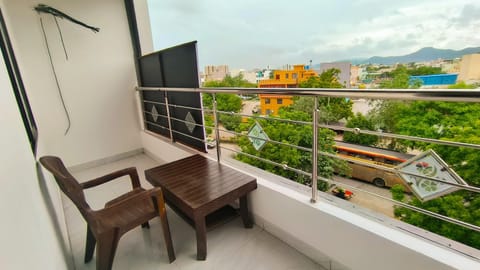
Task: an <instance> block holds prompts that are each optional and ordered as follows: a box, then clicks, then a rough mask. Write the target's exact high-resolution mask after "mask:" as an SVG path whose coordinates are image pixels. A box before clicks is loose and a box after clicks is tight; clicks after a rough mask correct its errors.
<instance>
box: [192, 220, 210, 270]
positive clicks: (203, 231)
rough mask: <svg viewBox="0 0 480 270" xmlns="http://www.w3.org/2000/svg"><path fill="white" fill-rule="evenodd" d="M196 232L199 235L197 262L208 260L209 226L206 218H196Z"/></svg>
mask: <svg viewBox="0 0 480 270" xmlns="http://www.w3.org/2000/svg"><path fill="white" fill-rule="evenodd" d="M195 232H196V234H197V260H199V261H204V260H205V259H206V258H207V226H206V224H205V216H197V217H195Z"/></svg>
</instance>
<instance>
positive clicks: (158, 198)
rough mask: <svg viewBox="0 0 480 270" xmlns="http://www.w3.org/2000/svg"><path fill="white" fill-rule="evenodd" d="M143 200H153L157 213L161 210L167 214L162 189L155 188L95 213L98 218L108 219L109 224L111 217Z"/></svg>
mask: <svg viewBox="0 0 480 270" xmlns="http://www.w3.org/2000/svg"><path fill="white" fill-rule="evenodd" d="M143 200H152V201H153V203H154V207H155V209H157V211H158V209H160V211H161V212H162V213H166V209H165V202H164V200H163V193H162V189H161V188H159V187H155V188H152V189H149V190H145V191H142V192H140V193H137V194H134V195H131V196H130V197H128V198H126V199H124V200H121V201H119V202H117V203H114V204H112V205H110V206H107V207H105V208H103V209H100V210H96V211H93V212H95V215H97V217H100V219H103V218H107V222H108V217H109V216H111V215H114V214H117V213H119V212H121V211H122V210H124V209H125V207H128V206H131V205H138V204H139V203H140V202H141V201H143Z"/></svg>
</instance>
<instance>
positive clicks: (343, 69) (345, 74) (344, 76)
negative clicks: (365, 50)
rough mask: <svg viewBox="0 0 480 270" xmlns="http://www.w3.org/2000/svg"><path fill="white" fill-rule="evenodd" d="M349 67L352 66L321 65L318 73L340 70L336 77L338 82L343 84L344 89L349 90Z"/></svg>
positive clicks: (340, 63)
mask: <svg viewBox="0 0 480 270" xmlns="http://www.w3.org/2000/svg"><path fill="white" fill-rule="evenodd" d="M351 66H352V64H351V63H350V62H335V63H321V64H320V71H319V72H318V73H319V74H321V73H322V72H324V71H325V70H328V69H332V68H336V69H338V70H340V74H339V75H338V77H339V78H338V82H340V83H341V84H343V85H344V86H345V87H346V88H350V87H351V84H350V78H351V74H350V71H351Z"/></svg>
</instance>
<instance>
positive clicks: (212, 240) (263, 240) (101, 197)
mask: <svg viewBox="0 0 480 270" xmlns="http://www.w3.org/2000/svg"><path fill="white" fill-rule="evenodd" d="M162 163H163V162H162V161H157V160H154V159H152V158H150V157H149V156H147V155H145V154H137V155H134V156H131V157H128V158H125V159H121V160H119V161H116V162H112V163H108V164H105V165H101V166H98V167H94V168H91V169H84V170H80V171H77V172H76V173H74V175H75V176H76V177H78V179H79V180H80V179H82V180H87V179H91V178H93V177H95V176H98V175H103V174H106V173H108V172H111V171H114V170H116V169H121V168H124V167H125V166H136V167H137V169H138V170H139V172H142V171H143V170H145V169H149V168H152V167H155V166H158V165H159V164H162ZM140 176H141V181H142V185H143V186H144V187H148V186H150V185H149V183H148V182H146V181H145V179H144V175H143V174H142V173H140ZM129 188H130V187H129V182H128V180H127V181H123V182H122V181H120V182H118V183H114V184H113V185H107V186H105V187H103V188H100V189H96V190H93V191H92V192H90V193H87V194H86V195H87V200H88V201H89V202H91V206H92V207H93V208H101V207H103V205H104V203H105V199H106V198H109V197H111V196H115V195H120V194H121V193H122V192H124V191H127V190H128V189H129ZM62 199H63V203H64V210H65V217H66V222H67V228H68V231H69V238H70V243H71V246H72V254H73V260H74V264H75V267H76V269H95V261H92V262H90V263H89V264H84V263H83V256H84V248H85V247H84V245H85V235H86V226H85V222H84V220H83V218H82V217H81V216H80V213H79V212H78V210H77V209H76V208H75V206H74V205H73V204H72V203H71V202H70V200H69V199H68V198H66V197H65V196H63V198H62ZM168 219H169V223H170V228H171V233H172V239H173V244H174V248H175V252H176V255H177V259H176V260H175V262H174V263H172V264H168V257H167V254H166V249H165V246H164V242H163V239H162V234H161V230H162V229H161V225H160V222H159V219H154V220H152V222H151V228H150V229H149V230H147V229H140V228H137V229H134V230H133V231H131V232H129V233H128V234H126V235H125V236H124V237H123V238H122V240H121V241H120V245H119V247H118V250H117V253H116V256H115V260H114V265H113V269H131V268H135V269H158V268H159V267H160V268H162V269H330V268H323V267H321V266H320V265H319V264H318V263H317V262H314V261H313V260H312V259H310V258H308V257H307V256H305V255H303V254H302V253H301V252H299V251H298V250H295V249H294V248H293V247H291V246H289V245H288V244H287V243H285V242H283V241H282V240H281V239H278V238H277V237H275V236H274V235H272V234H270V233H268V232H267V231H266V230H265V229H264V228H263V227H262V226H261V225H257V226H254V228H253V229H244V228H243V224H242V222H241V219H240V218H236V219H234V220H231V221H229V222H227V223H226V224H224V225H222V226H219V227H218V228H215V229H213V230H211V231H209V232H208V249H209V250H208V256H207V260H206V261H197V260H196V245H195V243H196V242H195V241H196V239H195V232H194V230H193V228H192V227H190V226H189V225H188V224H187V223H186V222H185V221H184V220H183V219H181V218H180V217H179V216H177V215H176V214H175V212H173V211H172V210H170V209H168ZM324 259H325V261H324V262H323V263H324V264H325V265H326V266H330V265H331V264H332V265H333V264H334V263H333V262H331V261H329V260H328V258H326V257H325V258H324ZM338 266H339V265H338V264H336V265H335V267H336V268H335V269H346V268H343V267H342V268H339V267H338Z"/></svg>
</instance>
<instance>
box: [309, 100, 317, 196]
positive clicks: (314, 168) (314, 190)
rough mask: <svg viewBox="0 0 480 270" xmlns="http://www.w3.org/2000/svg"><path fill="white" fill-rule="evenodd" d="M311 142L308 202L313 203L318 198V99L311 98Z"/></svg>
mask: <svg viewBox="0 0 480 270" xmlns="http://www.w3.org/2000/svg"><path fill="white" fill-rule="evenodd" d="M313 102H314V105H313V123H312V128H313V141H312V198H311V199H310V202H312V203H315V202H316V201H317V196H318V188H317V181H318V97H317V96H315V97H314V98H313Z"/></svg>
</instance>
